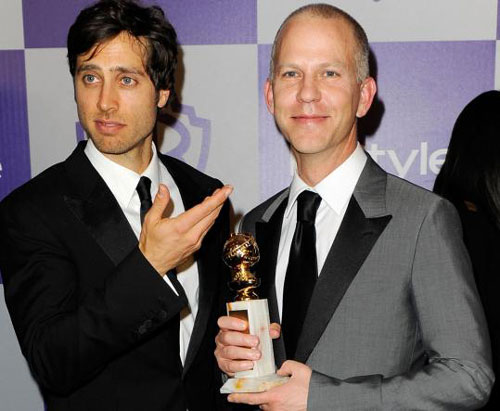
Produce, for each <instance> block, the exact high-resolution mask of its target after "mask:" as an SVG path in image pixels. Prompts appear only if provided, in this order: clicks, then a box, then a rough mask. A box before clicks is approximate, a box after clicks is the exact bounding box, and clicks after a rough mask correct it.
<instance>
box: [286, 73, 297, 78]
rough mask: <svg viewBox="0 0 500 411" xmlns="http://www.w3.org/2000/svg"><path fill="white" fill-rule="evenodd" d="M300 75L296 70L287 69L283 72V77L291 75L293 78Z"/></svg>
mask: <svg viewBox="0 0 500 411" xmlns="http://www.w3.org/2000/svg"><path fill="white" fill-rule="evenodd" d="M297 76H298V73H297V72H296V71H285V72H284V73H283V77H291V78H294V77H297Z"/></svg>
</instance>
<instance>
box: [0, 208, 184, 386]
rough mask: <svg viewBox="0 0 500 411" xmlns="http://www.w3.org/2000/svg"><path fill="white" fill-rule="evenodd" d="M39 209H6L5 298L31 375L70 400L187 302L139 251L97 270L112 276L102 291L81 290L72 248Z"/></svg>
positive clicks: (1, 239)
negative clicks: (112, 362)
mask: <svg viewBox="0 0 500 411" xmlns="http://www.w3.org/2000/svg"><path fill="white" fill-rule="evenodd" d="M38 211H39V210H37V208H36V207H35V206H33V205H30V204H29V203H27V202H23V204H20V202H19V201H9V202H4V203H3V204H2V207H1V209H0V232H1V236H0V249H1V253H2V254H1V258H0V262H1V269H2V277H3V280H4V286H5V298H6V302H7V306H8V308H9V312H10V315H11V319H12V322H13V324H14V328H15V331H16V334H17V337H18V339H19V342H20V345H21V350H22V352H23V354H24V356H25V357H26V359H27V361H28V364H29V366H30V368H31V371H32V373H33V376H34V377H35V379H36V380H37V381H38V382H39V384H40V385H41V386H42V387H44V388H45V389H48V390H50V391H52V392H55V393H57V394H59V395H65V394H69V393H70V392H72V391H73V390H74V389H76V388H78V387H80V386H82V385H83V384H84V383H85V382H87V381H89V380H91V379H92V378H93V377H94V376H95V375H96V374H97V373H99V371H100V370H102V368H103V367H105V366H106V365H107V364H108V363H109V362H110V361H112V360H114V359H116V358H117V357H119V356H120V355H122V354H124V353H126V352H127V351H128V350H130V349H132V348H133V347H135V346H137V345H138V344H140V343H141V342H142V341H144V340H145V339H147V338H150V337H151V335H153V334H154V333H155V331H157V330H158V329H159V328H160V327H162V325H164V324H165V323H166V322H168V321H169V320H170V319H171V318H172V317H173V316H174V315H177V313H178V312H179V311H180V310H181V308H182V307H183V306H184V305H185V304H186V301H185V299H184V298H183V297H178V296H176V295H175V294H174V293H173V291H172V290H171V289H170V287H168V285H167V284H166V283H165V282H164V281H163V279H162V278H161V276H160V275H158V273H157V272H156V271H155V270H154V268H153V267H152V266H151V265H150V264H149V262H148V261H147V260H146V259H145V257H144V256H143V254H142V253H141V251H140V250H139V248H138V247H135V248H134V249H132V251H131V252H130V253H129V254H128V255H127V256H126V257H125V259H124V260H123V261H122V262H121V263H119V264H118V265H117V266H116V267H115V269H114V270H113V271H112V272H109V271H106V272H105V271H104V270H103V269H102V268H101V267H98V266H96V267H95V273H94V274H95V275H103V276H106V281H105V284H104V287H102V288H99V289H97V288H91V287H89V286H88V285H85V286H84V287H82V288H81V289H80V286H81V285H82V283H81V282H82V281H85V279H82V278H81V276H80V274H81V273H79V271H78V270H79V268H78V267H77V266H75V264H74V262H73V261H74V259H72V257H71V255H70V251H69V249H68V248H67V247H65V245H64V244H62V243H61V242H60V240H59V239H58V238H57V236H56V235H55V233H54V232H53V231H52V230H51V227H50V226H49V224H48V223H47V221H44V219H43V216H44V215H43V214H42V213H39V212H38ZM82 252H84V251H82ZM88 258H89V259H92V255H89V256H88ZM82 290H85V291H82Z"/></svg>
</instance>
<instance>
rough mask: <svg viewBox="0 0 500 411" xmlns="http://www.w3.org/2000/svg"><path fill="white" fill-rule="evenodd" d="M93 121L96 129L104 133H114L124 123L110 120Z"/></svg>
mask: <svg viewBox="0 0 500 411" xmlns="http://www.w3.org/2000/svg"><path fill="white" fill-rule="evenodd" d="M94 123H95V126H96V128H97V130H99V131H100V132H101V133H106V134H109V133H115V132H117V131H118V130H121V129H122V128H123V127H125V124H123V123H120V122H118V121H111V120H95V121H94Z"/></svg>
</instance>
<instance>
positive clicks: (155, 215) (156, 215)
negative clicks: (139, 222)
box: [146, 184, 170, 222]
mask: <svg viewBox="0 0 500 411" xmlns="http://www.w3.org/2000/svg"><path fill="white" fill-rule="evenodd" d="M169 202H170V192H169V191H168V188H167V186H166V185H165V184H160V186H159V187H158V192H157V193H156V196H155V199H154V201H153V205H152V206H151V208H150V209H149V211H148V212H147V214H146V218H147V219H148V220H150V221H153V222H154V221H159V220H161V218H162V216H163V212H164V211H165V208H167V204H168V203H169Z"/></svg>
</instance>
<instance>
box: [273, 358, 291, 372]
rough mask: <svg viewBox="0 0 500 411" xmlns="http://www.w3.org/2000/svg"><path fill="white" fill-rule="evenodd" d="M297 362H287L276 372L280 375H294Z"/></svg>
mask: <svg viewBox="0 0 500 411" xmlns="http://www.w3.org/2000/svg"><path fill="white" fill-rule="evenodd" d="M294 363H295V361H291V360H287V361H285V362H284V363H283V364H282V365H281V368H280V369H279V370H278V371H277V372H276V374H278V375H292V374H293V371H294Z"/></svg>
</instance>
